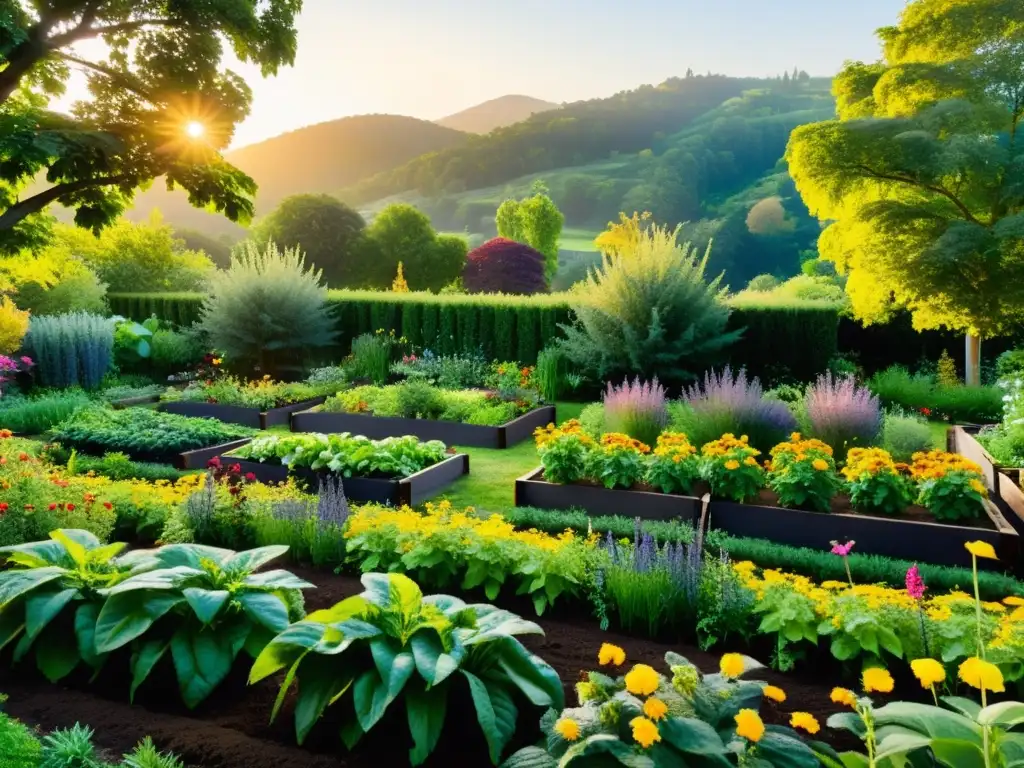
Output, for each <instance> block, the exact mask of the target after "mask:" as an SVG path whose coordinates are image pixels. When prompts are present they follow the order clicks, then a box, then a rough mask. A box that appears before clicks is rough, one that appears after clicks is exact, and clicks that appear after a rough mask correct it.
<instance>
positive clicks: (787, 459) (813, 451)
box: [768, 432, 840, 512]
mask: <svg viewBox="0 0 1024 768" xmlns="http://www.w3.org/2000/svg"><path fill="white" fill-rule="evenodd" d="M771 456H772V459H771V462H770V463H769V465H768V487H769V488H771V489H772V490H773V491H775V493H777V494H778V495H779V503H780V504H782V506H784V507H802V506H804V505H808V506H810V507H812V508H813V509H816V510H818V511H819V512H828V511H829V509H830V508H831V501H832V497H833V496H834V495H835V494H836V492H837V491H838V490H839V486H840V480H839V476H838V475H837V474H836V464H835V461H834V460H833V458H832V448H830V447H829V446H828V445H826V444H825V443H823V442H821V441H820V440H804V439H803V438H802V437H801V435H800V433H799V432H794V433H793V434H792V435H791V436H790V439H789V441H788V442H785V443H779V444H778V445H776V446H775V447H774V448H772V452H771Z"/></svg>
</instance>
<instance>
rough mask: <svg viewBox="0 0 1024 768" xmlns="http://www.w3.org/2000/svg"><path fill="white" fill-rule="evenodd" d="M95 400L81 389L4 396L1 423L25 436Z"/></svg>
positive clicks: (37, 433)
mask: <svg viewBox="0 0 1024 768" xmlns="http://www.w3.org/2000/svg"><path fill="white" fill-rule="evenodd" d="M91 402H92V401H91V400H90V399H89V396H88V395H87V394H86V393H85V392H83V391H82V390H80V389H66V390H54V391H52V392H43V393H41V394H39V395H33V396H31V397H17V396H14V395H4V397H3V398H0V426H2V427H3V428H4V429H9V430H11V431H13V432H18V433H20V434H23V435H39V434H42V433H43V432H46V431H47V430H49V429H50V428H52V427H53V426H54V425H56V424H59V423H60V422H62V421H64V419H66V418H68V417H69V416H70V415H71V414H72V413H74V412H75V411H76V410H78V409H79V408H82V407H85V406H87V405H89V404H90V403H91Z"/></svg>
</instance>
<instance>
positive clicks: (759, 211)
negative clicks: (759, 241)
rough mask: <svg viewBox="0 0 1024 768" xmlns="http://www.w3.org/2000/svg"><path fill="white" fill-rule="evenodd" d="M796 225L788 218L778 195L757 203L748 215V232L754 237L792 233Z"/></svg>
mask: <svg viewBox="0 0 1024 768" xmlns="http://www.w3.org/2000/svg"><path fill="white" fill-rule="evenodd" d="M793 229H794V224H793V222H792V221H789V220H788V219H787V218H786V209H785V208H784V207H783V205H782V198H781V197H779V196H778V195H775V196H772V197H766V198H764V199H763V200H759V201H758V202H756V203H755V204H754V205H753V207H751V209H750V212H749V213H747V230H749V231H750V233H751V234H754V235H779V234H785V233H789V232H792V231H793Z"/></svg>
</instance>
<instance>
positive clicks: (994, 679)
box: [957, 656, 1005, 693]
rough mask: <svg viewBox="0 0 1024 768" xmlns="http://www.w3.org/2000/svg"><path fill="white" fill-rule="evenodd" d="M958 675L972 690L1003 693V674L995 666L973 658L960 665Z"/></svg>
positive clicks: (975, 657)
mask: <svg viewBox="0 0 1024 768" xmlns="http://www.w3.org/2000/svg"><path fill="white" fill-rule="evenodd" d="M957 675H958V676H959V678H960V679H961V680H963V681H964V682H965V683H967V684H968V685H969V686H971V687H972V688H977V689H978V690H985V691H993V692H994V693H1002V692H1003V691H1004V690H1005V688H1004V687H1003V673H1002V672H1000V671H999V667H997V666H996V665H995V664H993V663H991V662H988V661H985V660H984V659H979V658H978V657H977V656H972V657H971V658H969V659H967V660H966V661H965V662H964V663H963V664H961V665H960V669H959V670H957Z"/></svg>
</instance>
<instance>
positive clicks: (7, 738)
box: [0, 695, 41, 768]
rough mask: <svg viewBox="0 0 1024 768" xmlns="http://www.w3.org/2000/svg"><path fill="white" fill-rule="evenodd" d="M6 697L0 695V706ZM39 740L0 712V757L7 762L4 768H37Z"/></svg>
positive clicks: (25, 728)
mask: <svg viewBox="0 0 1024 768" xmlns="http://www.w3.org/2000/svg"><path fill="white" fill-rule="evenodd" d="M5 699H6V697H5V696H2V695H0V705H2V704H3V702H4V701H5ZM40 752H41V749H40V745H39V740H38V739H36V738H35V736H33V735H32V731H30V730H29V729H28V728H27V727H25V726H24V725H22V724H21V723H19V722H18V721H17V720H14V719H12V718H10V717H8V716H7V715H5V714H4V713H3V712H0V755H3V756H4V759H5V760H7V761H8V762H7V763H5V765H4V768H8V766H9V768H39V757H40Z"/></svg>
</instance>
